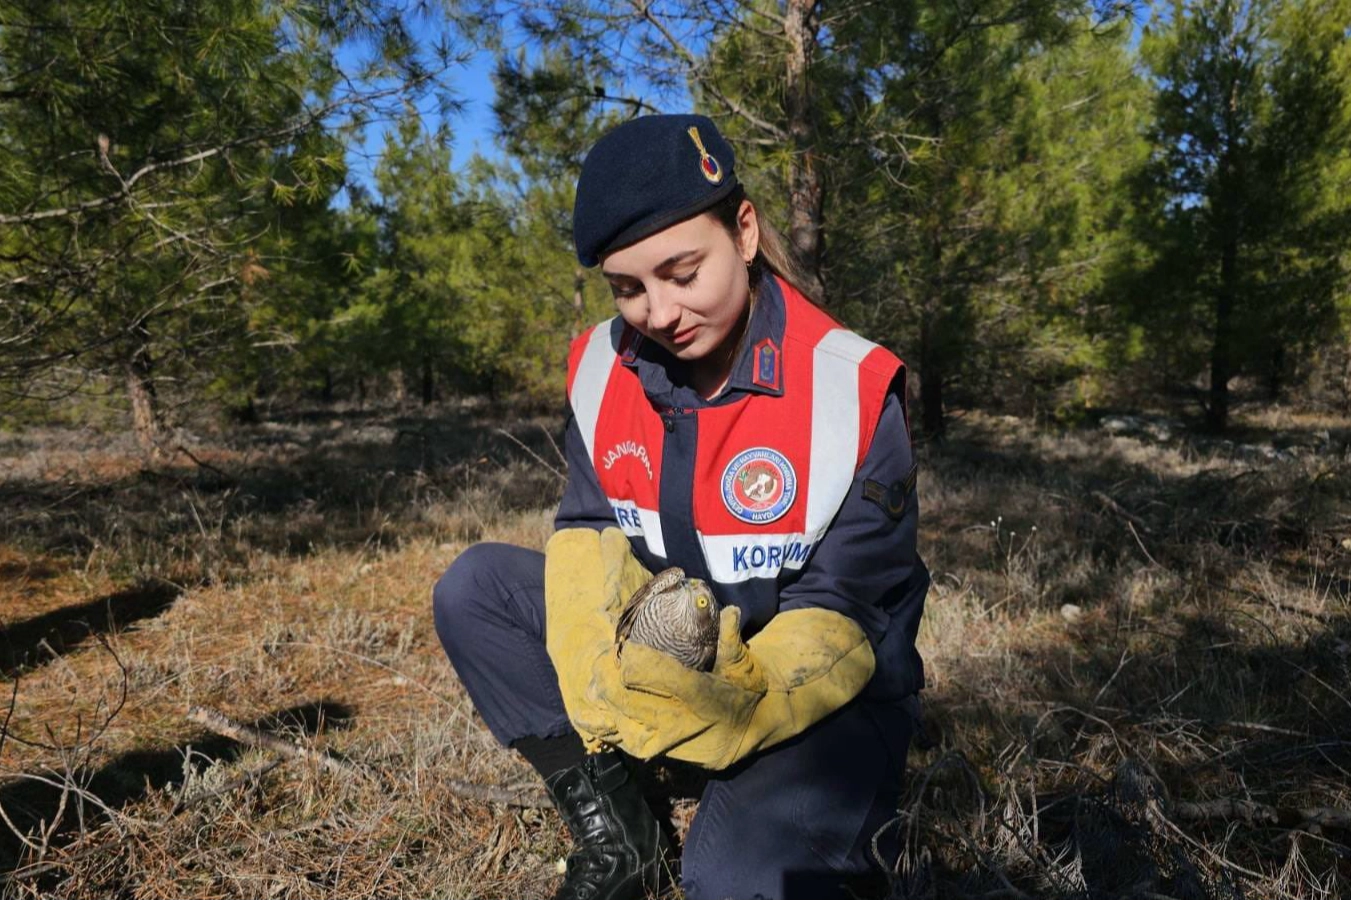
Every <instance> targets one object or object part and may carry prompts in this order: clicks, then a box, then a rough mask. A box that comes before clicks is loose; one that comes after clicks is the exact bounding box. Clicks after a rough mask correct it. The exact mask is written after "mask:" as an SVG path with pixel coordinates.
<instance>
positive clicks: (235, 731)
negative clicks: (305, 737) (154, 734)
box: [188, 705, 371, 779]
mask: <svg viewBox="0 0 1351 901" xmlns="http://www.w3.org/2000/svg"><path fill="white" fill-rule="evenodd" d="M188 719H190V720H192V721H193V722H194V723H197V724H198V725H199V726H205V727H206V728H207V729H210V730H211V731H212V732H215V733H216V734H217V735H223V736H225V737H226V738H230V739H234V740H235V741H237V742H241V743H243V744H246V745H253V746H254V747H258V748H266V749H267V750H269V751H274V752H276V753H278V754H282V755H284V756H286V757H291V758H295V759H298V760H308V761H311V762H312V763H317V764H319V765H320V766H322V767H323V768H324V769H326V770H329V771H330V772H333V773H338V774H339V775H343V776H359V777H361V778H363V779H367V778H370V775H371V774H370V773H368V772H367V771H366V770H365V769H363V768H362V767H360V766H358V765H356V764H354V763H348V762H347V761H346V760H339V759H338V758H337V757H334V756H333V755H332V754H329V753H328V752H327V751H322V750H316V749H314V748H306V747H303V746H301V745H298V744H296V743H295V742H291V741H287V740H286V739H284V738H279V737H278V736H276V735H272V734H270V733H267V732H264V731H262V730H261V729H255V728H253V727H252V726H246V725H244V724H243V723H237V722H235V721H234V720H232V719H230V718H229V717H227V716H226V715H225V714H223V713H221V712H220V711H219V710H212V709H210V708H208V707H198V706H196V705H193V706H192V707H189V708H188Z"/></svg>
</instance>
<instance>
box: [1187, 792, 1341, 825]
mask: <svg viewBox="0 0 1351 901" xmlns="http://www.w3.org/2000/svg"><path fill="white" fill-rule="evenodd" d="M1173 817H1174V818H1175V819H1179V820H1188V821H1191V822H1198V821H1205V820H1226V821H1227V820H1241V821H1243V822H1244V823H1250V824H1261V825H1270V826H1284V827H1286V828H1290V829H1306V828H1308V827H1309V826H1319V827H1322V828H1325V829H1351V810H1338V809H1337V808H1335V807H1276V806H1274V805H1271V804H1262V803H1260V802H1258V801H1242V800H1236V799H1233V798H1216V799H1214V800H1212V801H1179V802H1178V803H1177V804H1175V805H1173Z"/></svg>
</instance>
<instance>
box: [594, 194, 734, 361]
mask: <svg viewBox="0 0 1351 901" xmlns="http://www.w3.org/2000/svg"><path fill="white" fill-rule="evenodd" d="M737 221H738V223H739V224H740V226H741V236H740V239H739V240H735V239H733V238H732V236H731V235H729V234H728V233H727V230H726V229H725V228H723V226H722V224H721V223H720V222H718V220H717V219H715V218H714V217H713V215H712V214H711V213H705V214H703V215H700V216H695V217H694V218H693V219H686V220H685V221H684V222H679V223H677V224H675V225H672V226H671V227H670V228H667V229H665V230H663V231H659V232H657V233H656V234H654V235H649V236H648V237H646V238H644V239H642V240H641V241H639V242H638V243H636V244H631V245H629V246H628V247H625V248H623V249H621V250H616V251H615V252H614V253H612V254H610V255H609V256H607V257H605V259H604V260H602V262H601V272H602V274H603V275H604V276H605V278H606V279H607V280H608V281H609V283H610V290H611V291H612V292H613V293H614V297H615V305H616V306H617V307H618V308H619V315H621V316H623V317H624V321H625V322H627V323H628V324H629V325H631V326H633V327H634V328H636V329H637V330H638V331H640V332H642V334H643V335H645V336H647V337H648V338H650V339H651V340H653V341H656V342H657V343H658V344H660V345H661V346H662V347H665V348H666V349H667V350H669V351H670V352H671V353H672V354H674V355H675V356H676V358H678V359H681V360H685V361H688V362H695V361H699V360H706V361H710V362H713V363H714V364H715V365H718V366H722V365H723V364H724V363H726V364H730V360H725V359H723V357H725V355H726V354H725V352H726V351H727V350H728V347H729V345H730V342H733V341H735V340H736V334H735V331H736V328H737V324H738V322H739V321H740V319H741V314H742V312H743V311H744V310H745V309H746V302H747V299H748V297H749V295H750V282H749V276H748V274H747V269H746V265H747V263H749V262H750V261H751V260H753V259H754V258H755V252H756V249H757V248H758V247H759V240H760V232H759V226H758V224H757V222H756V217H755V207H753V206H751V203H750V201H743V202H742V204H741V208H740V209H739V210H738V212H737ZM719 350H721V351H724V353H723V354H719V353H716V351H719Z"/></svg>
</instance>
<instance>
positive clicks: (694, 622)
mask: <svg viewBox="0 0 1351 901" xmlns="http://www.w3.org/2000/svg"><path fill="white" fill-rule="evenodd" d="M719 609H720V606H719V604H718V601H717V599H715V598H714V597H713V591H712V589H710V588H709V587H708V583H707V582H705V581H704V580H703V579H687V578H685V571H684V570H683V569H681V568H680V567H678V566H673V567H671V568H670V569H664V570H662V571H661V572H659V573H658V574H657V575H655V576H653V577H652V579H651V580H649V581H648V583H647V584H646V585H644V586H643V587H642V588H639V589H638V590H637V591H635V592H634V593H633V597H631V598H629V602H628V605H627V606H625V608H624V612H623V613H621V614H620V615H619V624H618V625H617V626H616V627H615V651H616V653H618V654H620V655H622V654H623V653H624V642H625V641H629V640H632V641H636V642H637V643H638V644H644V645H647V646H648V647H649V648H653V649H654V650H658V651H661V652H662V653H663V654H669V655H670V656H672V657H674V658H675V659H676V660H678V661H680V662H681V663H682V664H684V665H685V666H687V667H689V668H690V669H693V670H699V671H701V672H708V671H709V670H710V669H712V668H713V659H714V657H716V656H717V653H718V611H719Z"/></svg>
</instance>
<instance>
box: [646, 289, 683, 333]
mask: <svg viewBox="0 0 1351 901" xmlns="http://www.w3.org/2000/svg"><path fill="white" fill-rule="evenodd" d="M679 321H680V304H679V303H677V302H676V301H675V300H674V299H673V298H671V297H668V296H667V294H666V292H665V291H664V290H661V289H658V290H656V291H648V292H647V327H648V328H649V329H651V330H652V331H654V332H668V331H670V330H671V329H672V327H674V326H675V325H676V323H678V322H679Z"/></svg>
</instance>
